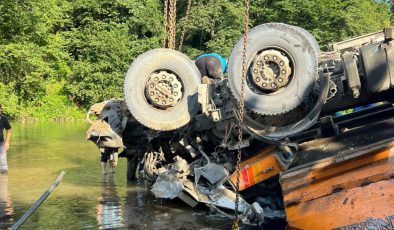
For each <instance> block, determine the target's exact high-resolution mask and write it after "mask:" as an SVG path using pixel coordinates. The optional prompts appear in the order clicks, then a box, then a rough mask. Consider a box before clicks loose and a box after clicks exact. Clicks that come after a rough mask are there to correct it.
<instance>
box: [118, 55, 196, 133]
mask: <svg viewBox="0 0 394 230" xmlns="http://www.w3.org/2000/svg"><path fill="white" fill-rule="evenodd" d="M162 77H163V79H164V77H165V80H162ZM156 79H157V82H156ZM170 81H171V82H170ZM174 82H175V83H174ZM200 82H201V75H200V72H199V71H198V69H197V67H196V66H195V65H194V63H193V61H191V60H190V59H189V58H188V57H187V56H186V55H184V54H182V53H180V52H178V51H175V50H170V49H154V50H150V51H148V52H146V53H144V54H142V55H140V56H139V57H137V58H136V59H135V61H134V62H133V63H132V65H131V66H130V68H129V70H128V71H127V74H126V77H125V82H124V97H125V100H126V103H127V106H128V108H129V110H130V112H131V113H132V115H133V116H134V118H135V119H136V120H137V121H139V122H140V123H141V124H142V125H144V126H146V127H148V128H150V129H154V130H158V131H170V130H175V129H177V128H180V127H182V126H184V125H186V124H187V123H189V122H190V120H191V118H192V117H193V116H194V115H196V113H197V112H198V111H199V108H200V106H199V104H198V101H197V92H198V85H199V84H200ZM153 83H154V84H155V86H154V90H153V91H149V90H151V89H150V86H152V85H153ZM148 85H149V86H148ZM152 87H153V86H152ZM176 90H178V91H176ZM175 93H176V96H174V95H175ZM151 94H152V95H154V96H151ZM162 99H163V101H161V100H162ZM174 99H175V100H174ZM164 100H172V102H171V103H170V101H168V102H166V103H167V104H171V105H168V106H165V105H167V104H163V103H164ZM156 101H157V103H156ZM162 102H163V103H162Z"/></svg>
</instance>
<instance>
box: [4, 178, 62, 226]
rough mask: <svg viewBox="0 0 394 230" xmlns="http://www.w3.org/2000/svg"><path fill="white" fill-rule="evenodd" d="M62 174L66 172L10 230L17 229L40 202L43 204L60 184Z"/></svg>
mask: <svg viewBox="0 0 394 230" xmlns="http://www.w3.org/2000/svg"><path fill="white" fill-rule="evenodd" d="M64 174H66V172H64V171H62V172H61V173H60V175H59V176H58V177H57V179H56V180H55V182H53V184H52V185H51V187H49V189H48V190H47V191H46V192H45V193H44V194H42V195H41V197H40V198H39V199H38V200H37V201H36V202H35V203H34V204H33V205H32V206H31V207H30V208H29V210H27V212H25V214H23V216H22V217H21V218H19V220H18V221H17V222H16V223H15V224H14V225H12V227H11V230H16V229H18V228H19V227H20V226H21V225H22V224H23V223H24V222H25V221H26V220H27V218H29V217H30V216H31V215H32V214H33V212H34V211H36V209H37V208H38V207H40V205H41V204H42V202H44V200H45V199H46V198H47V197H48V196H49V195H50V194H51V193H52V191H53V190H54V189H55V188H56V187H57V186H58V185H59V184H60V182H61V181H62V179H63V177H64Z"/></svg>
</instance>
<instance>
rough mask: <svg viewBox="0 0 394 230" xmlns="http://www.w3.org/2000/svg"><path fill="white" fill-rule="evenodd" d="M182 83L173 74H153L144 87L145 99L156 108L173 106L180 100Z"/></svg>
mask: <svg viewBox="0 0 394 230" xmlns="http://www.w3.org/2000/svg"><path fill="white" fill-rule="evenodd" d="M182 87H183V86H182V82H181V81H179V80H178V78H177V77H176V76H175V74H173V73H169V72H167V71H160V72H158V73H153V74H152V75H151V76H150V77H149V79H148V81H147V83H146V85H145V89H146V90H145V92H146V98H147V99H148V100H149V101H150V102H151V103H152V105H154V106H155V107H157V108H160V109H166V108H168V107H173V106H175V105H176V104H177V103H178V102H179V101H180V100H181V98H182Z"/></svg>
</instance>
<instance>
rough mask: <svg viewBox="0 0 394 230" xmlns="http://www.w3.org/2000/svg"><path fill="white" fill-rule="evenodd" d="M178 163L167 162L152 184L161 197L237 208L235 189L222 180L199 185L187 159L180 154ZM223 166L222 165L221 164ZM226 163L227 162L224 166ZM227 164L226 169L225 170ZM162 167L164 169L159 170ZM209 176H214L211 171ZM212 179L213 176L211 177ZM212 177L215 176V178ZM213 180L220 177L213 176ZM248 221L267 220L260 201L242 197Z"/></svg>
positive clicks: (241, 210)
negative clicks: (248, 201)
mask: <svg viewBox="0 0 394 230" xmlns="http://www.w3.org/2000/svg"><path fill="white" fill-rule="evenodd" d="M174 160H175V163H173V164H168V165H167V166H165V168H166V169H165V170H162V171H161V172H159V175H158V177H157V180H156V182H155V183H154V184H153V186H152V190H151V191H152V192H153V193H154V194H155V196H156V197H157V198H170V199H173V198H175V197H179V198H181V200H184V201H185V202H186V203H187V204H189V205H191V206H195V205H196V204H195V202H193V200H194V201H197V202H200V203H205V204H208V205H213V206H215V207H218V208H224V209H230V210H234V209H235V197H236V194H235V192H234V191H231V190H229V189H227V188H225V187H224V186H223V185H222V184H221V183H220V184H219V185H217V186H212V185H211V186H208V187H205V186H203V185H199V184H197V183H193V182H192V181H191V180H189V179H188V178H187V176H188V175H189V174H190V172H191V171H190V167H189V165H188V164H187V163H186V161H185V160H184V159H182V158H181V157H176V158H175V159H174ZM217 167H219V165H217ZM222 167H223V166H222ZM224 170H225V169H224V167H223V170H221V171H224ZM159 171H160V170H159ZM206 176H212V175H211V174H210V173H208V174H206ZM207 179H208V180H209V178H207ZM211 179H212V178H211ZM212 181H213V182H215V181H216V179H213V180H212ZM238 210H239V211H240V212H241V213H242V215H243V219H242V221H244V222H245V223H251V222H253V223H255V224H261V222H262V221H263V220H264V214H263V211H262V208H261V207H260V206H259V205H258V204H257V203H255V204H253V205H250V204H248V203H247V202H246V201H245V200H244V199H242V198H241V199H240V200H239V209H238Z"/></svg>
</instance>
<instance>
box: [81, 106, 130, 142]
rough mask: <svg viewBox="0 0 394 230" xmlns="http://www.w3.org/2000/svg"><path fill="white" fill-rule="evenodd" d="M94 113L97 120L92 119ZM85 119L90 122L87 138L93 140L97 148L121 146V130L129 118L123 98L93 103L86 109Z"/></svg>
mask: <svg viewBox="0 0 394 230" xmlns="http://www.w3.org/2000/svg"><path fill="white" fill-rule="evenodd" d="M91 114H94V115H95V116H96V117H97V120H95V121H92V120H91V119H90V115H91ZM86 117H87V120H88V121H89V123H90V124H91V126H90V128H89V130H88V131H87V137H86V139H87V140H91V141H93V142H94V143H95V144H96V145H97V146H98V147H99V148H122V147H123V141H122V137H121V135H122V132H123V130H124V129H125V127H126V123H127V121H128V120H129V119H131V115H130V113H129V111H128V110H127V105H126V103H125V102H124V101H123V100H117V99H112V100H108V101H104V102H101V103H98V104H94V105H93V106H92V107H91V108H90V109H89V111H88V113H87V115H86Z"/></svg>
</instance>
